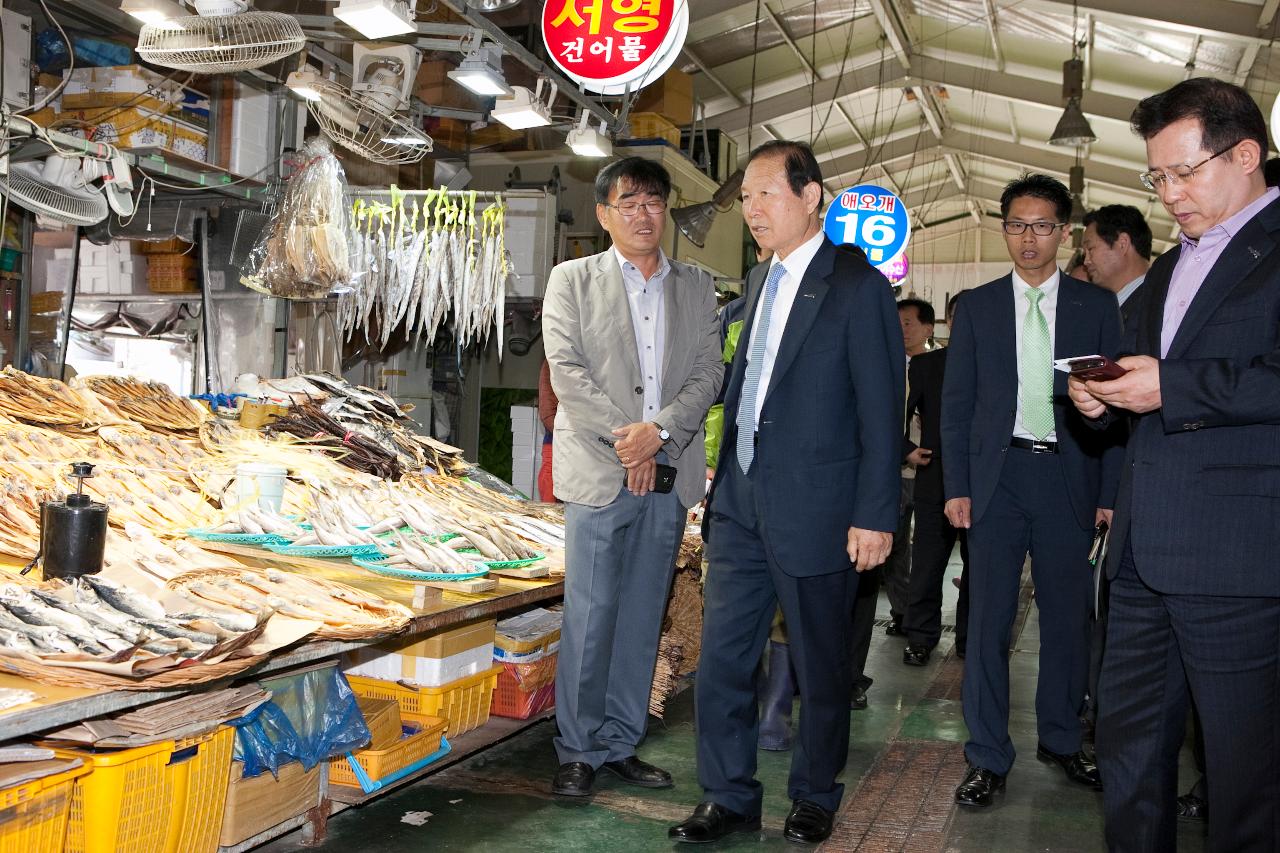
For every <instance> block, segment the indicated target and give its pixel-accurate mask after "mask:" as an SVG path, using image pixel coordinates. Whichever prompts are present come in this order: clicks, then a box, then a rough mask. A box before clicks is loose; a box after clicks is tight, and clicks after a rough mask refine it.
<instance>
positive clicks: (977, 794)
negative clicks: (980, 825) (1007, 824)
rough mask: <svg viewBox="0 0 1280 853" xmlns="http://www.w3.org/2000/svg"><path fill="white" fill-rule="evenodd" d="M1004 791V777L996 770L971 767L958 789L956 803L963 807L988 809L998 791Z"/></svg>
mask: <svg viewBox="0 0 1280 853" xmlns="http://www.w3.org/2000/svg"><path fill="white" fill-rule="evenodd" d="M1003 790H1004V777H1003V776H1001V775H1000V774H999V773H996V772H995V771H994V770H988V769H986V768H985V767H974V766H972V765H970V767H969V772H968V773H966V774H965V776H964V781H963V782H961V783H960V786H959V787H958V788H956V802H957V803H959V804H960V805H962V806H978V807H980V808H986V807H987V806H989V805H991V799H992V798H993V797H994V796H995V795H996V792H997V791H1003Z"/></svg>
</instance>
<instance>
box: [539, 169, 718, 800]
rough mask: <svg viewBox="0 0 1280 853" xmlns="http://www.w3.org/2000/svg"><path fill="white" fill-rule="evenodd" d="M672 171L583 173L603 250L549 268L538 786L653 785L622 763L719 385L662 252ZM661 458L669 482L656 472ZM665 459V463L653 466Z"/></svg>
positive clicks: (633, 742) (648, 771) (677, 277)
mask: <svg viewBox="0 0 1280 853" xmlns="http://www.w3.org/2000/svg"><path fill="white" fill-rule="evenodd" d="M670 194H671V178H670V176H669V175H668V174H667V171H666V169H664V168H663V167H662V166H661V165H660V164H658V163H654V162H652V161H649V160H645V159H642V158H640V157H628V158H625V159H622V160H618V161H616V162H614V163H611V164H609V165H608V166H606V167H605V168H604V169H602V170H601V171H600V174H599V175H598V176H597V177H596V217H597V218H598V219H599V221H600V225H601V227H603V228H604V230H605V231H607V232H608V233H609V236H610V237H612V238H613V248H611V249H609V250H607V251H605V252H601V253H600V254H598V255H592V256H591V257H588V258H581V259H578V260H572V261H566V262H565V263H562V264H560V265H558V266H557V267H556V268H555V269H553V270H552V271H551V276H550V278H548V280H547V290H546V296H545V300H544V303H543V318H542V332H543V337H544V340H545V342H546V354H547V362H548V363H549V364H550V365H551V385H552V387H553V388H554V389H555V393H556V396H557V397H558V398H559V408H558V409H557V410H556V420H555V441H554V442H553V443H552V445H551V446H552V453H553V464H552V475H553V477H554V481H555V482H554V485H555V494H556V497H557V498H559V499H560V500H562V501H564V503H565V512H564V516H565V591H564V626H563V628H562V630H561V635H560V659H559V664H558V672H557V673H556V722H557V724H558V725H559V728H560V736H559V737H558V738H556V741H555V746H556V754H557V756H558V757H559V760H560V768H559V770H558V771H557V772H556V774H555V779H554V781H553V782H552V788H551V790H552V791H553V792H554V793H556V794H560V795H562V796H573V797H585V796H587V795H589V794H590V793H591V790H592V786H593V784H594V782H595V774H596V772H597V771H598V770H599V769H600V768H601V767H604V768H605V769H606V770H609V771H610V772H611V773H612V774H613V775H615V776H617V777H619V778H620V779H622V781H624V782H627V783H630V784H632V785H639V786H641V787H645V788H667V787H670V786H671V784H672V780H671V776H670V775H669V774H668V773H667V772H666V771H664V770H660V769H659V768H657V767H654V766H653V765H651V764H648V763H646V762H644V761H641V760H640V759H639V758H637V757H636V746H637V745H638V744H639V743H640V741H641V740H642V739H643V737H644V733H645V724H646V722H647V719H648V711H649V690H650V686H651V684H652V681H653V668H654V663H655V662H656V660H657V654H658V636H659V633H660V631H661V628H662V618H663V615H664V613H665V611H666V602H667V593H668V590H669V589H670V587H671V575H672V572H673V567H674V565H675V557H676V550H677V549H678V547H679V545H680V539H681V535H682V533H683V531H684V517H685V510H686V508H687V507H689V506H692V505H693V504H695V503H697V502H698V501H700V500H702V496H703V493H704V491H705V488H706V480H705V474H706V452H705V450H704V447H703V438H702V421H703V418H704V417H705V416H706V414H707V409H708V407H710V405H711V403H712V401H713V400H715V398H716V391H717V389H718V388H719V387H720V381H721V378H722V373H723V368H722V366H721V364H720V352H719V347H718V345H717V341H718V333H717V321H716V296H715V288H714V287H713V285H712V282H711V276H709V275H708V274H707V273H705V272H703V271H701V270H698V269H695V268H693V267H690V266H686V265H685V264H681V263H678V262H676V261H671V260H669V259H668V258H667V256H666V255H665V254H664V253H663V251H662V249H661V243H662V234H663V230H664V228H665V226H666V210H667V197H668V196H669V195H670ZM669 466H674V483H673V482H671V481H670V478H669V477H668V478H667V479H666V481H665V482H663V481H660V479H659V477H658V474H659V472H663V473H664V474H668V475H669V474H670V473H671V472H670V470H669ZM664 469H667V470H665V471H664Z"/></svg>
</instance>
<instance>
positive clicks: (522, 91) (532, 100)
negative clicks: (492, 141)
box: [489, 80, 556, 130]
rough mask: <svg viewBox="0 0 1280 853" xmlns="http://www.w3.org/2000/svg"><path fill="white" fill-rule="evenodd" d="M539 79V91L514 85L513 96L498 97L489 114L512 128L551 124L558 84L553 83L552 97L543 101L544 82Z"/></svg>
mask: <svg viewBox="0 0 1280 853" xmlns="http://www.w3.org/2000/svg"><path fill="white" fill-rule="evenodd" d="M544 82H545V81H544V80H538V91H537V92H536V93H534V92H530V91H529V90H528V89H526V88H525V87H524V86H512V87H511V97H509V98H498V99H497V100H496V101H494V103H493V109H492V110H490V111H489V114H490V115H491V116H492V117H493V118H494V119H495V120H497V121H500V122H502V123H503V124H505V125H506V126H507V127H509V128H511V129H512V130H524V129H526V128H530V127H544V126H546V125H548V124H551V102H552V101H553V100H555V97H556V86H555V84H554V83H553V84H552V85H551V97H549V98H547V102H546V103H545V104H544V103H542V84H543V83H544Z"/></svg>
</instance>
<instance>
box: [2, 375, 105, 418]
mask: <svg viewBox="0 0 1280 853" xmlns="http://www.w3.org/2000/svg"><path fill="white" fill-rule="evenodd" d="M0 414H3V415H7V416H8V417H10V418H13V419H14V420H17V421H22V422H24V423H32V424H47V425H50V426H65V427H84V426H89V425H90V423H91V420H92V415H91V414H90V411H89V406H88V405H87V403H86V401H85V399H84V398H83V397H81V396H80V395H79V394H78V393H76V391H75V390H74V389H73V388H71V387H70V386H69V385H67V384H66V383H63V382H59V381H58V380H56V379H44V378H42V377H39V376H32V375H31V374H29V373H23V372H22V371H21V370H17V369H16V368H14V367H13V366H12V365H11V366H9V367H6V368H5V369H4V370H3V371H2V372H0Z"/></svg>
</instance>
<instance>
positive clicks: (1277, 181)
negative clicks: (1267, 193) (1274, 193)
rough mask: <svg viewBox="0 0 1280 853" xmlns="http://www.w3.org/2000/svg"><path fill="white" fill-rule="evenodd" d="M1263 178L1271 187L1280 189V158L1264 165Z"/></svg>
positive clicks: (1273, 158)
mask: <svg viewBox="0 0 1280 853" xmlns="http://www.w3.org/2000/svg"><path fill="white" fill-rule="evenodd" d="M1262 176H1263V177H1264V178H1265V179H1266V181H1267V186H1269V187H1280V157H1272V158H1271V159H1270V160H1268V161H1267V162H1265V163H1263V164H1262Z"/></svg>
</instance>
